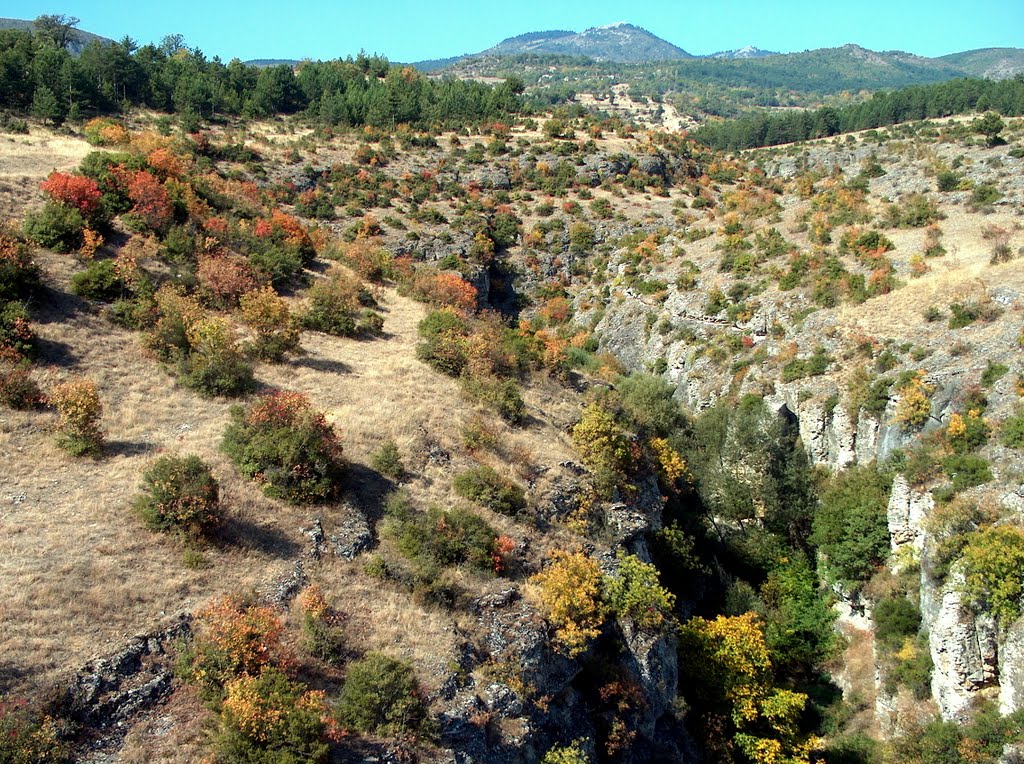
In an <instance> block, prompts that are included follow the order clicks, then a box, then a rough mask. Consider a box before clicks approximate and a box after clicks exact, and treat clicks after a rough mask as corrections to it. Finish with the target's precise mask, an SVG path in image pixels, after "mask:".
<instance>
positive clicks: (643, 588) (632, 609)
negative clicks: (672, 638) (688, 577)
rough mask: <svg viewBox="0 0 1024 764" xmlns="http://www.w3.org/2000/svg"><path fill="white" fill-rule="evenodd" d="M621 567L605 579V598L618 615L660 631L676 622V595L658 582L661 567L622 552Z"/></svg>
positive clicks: (648, 628) (642, 628) (637, 624)
mask: <svg viewBox="0 0 1024 764" xmlns="http://www.w3.org/2000/svg"><path fill="white" fill-rule="evenodd" d="M618 563H619V565H618V570H617V571H616V573H615V574H614V575H612V576H611V577H609V578H606V579H605V587H604V592H605V600H606V601H607V602H608V605H609V607H611V610H612V612H613V613H615V615H616V617H618V618H620V619H626V620H630V621H632V622H633V623H634V624H635V625H636V627H637V628H638V629H641V630H643V631H658V630H660V629H663V628H665V627H666V626H667V625H669V624H670V623H671V622H672V608H673V607H674V606H675V599H676V598H675V595H674V594H672V593H671V592H669V591H668V590H667V589H665V588H664V587H663V586H661V585H660V584H659V582H658V569H657V568H656V567H654V566H653V565H651V564H649V563H646V562H643V561H642V560H640V559H639V558H638V557H636V556H635V555H631V554H628V555H623V554H621V553H620V554H619V558H618Z"/></svg>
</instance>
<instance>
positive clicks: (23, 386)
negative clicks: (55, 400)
mask: <svg viewBox="0 0 1024 764" xmlns="http://www.w3.org/2000/svg"><path fill="white" fill-rule="evenodd" d="M43 401H44V396H43V393H42V391H41V390H40V389H39V385H37V384H36V382H35V380H34V379H32V377H31V375H30V374H29V371H28V369H26V368H25V367H24V366H22V365H20V364H16V363H13V362H11V361H5V360H2V359H0V405H2V406H7V407H8V408H12V409H19V410H26V409H32V408H35V407H36V406H39V405H41V404H42V403H43Z"/></svg>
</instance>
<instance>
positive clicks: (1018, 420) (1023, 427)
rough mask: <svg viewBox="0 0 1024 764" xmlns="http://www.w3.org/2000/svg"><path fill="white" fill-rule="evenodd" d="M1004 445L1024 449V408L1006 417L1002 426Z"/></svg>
mask: <svg viewBox="0 0 1024 764" xmlns="http://www.w3.org/2000/svg"><path fill="white" fill-rule="evenodd" d="M1000 439H1001V440H1002V443H1003V445H1004V446H1007V447H1008V448H1016V449H1017V450H1024V410H1019V411H1018V412H1017V413H1016V414H1014V415H1013V416H1011V417H1009V418H1007V419H1006V421H1005V422H1003V425H1002V427H1001V438H1000Z"/></svg>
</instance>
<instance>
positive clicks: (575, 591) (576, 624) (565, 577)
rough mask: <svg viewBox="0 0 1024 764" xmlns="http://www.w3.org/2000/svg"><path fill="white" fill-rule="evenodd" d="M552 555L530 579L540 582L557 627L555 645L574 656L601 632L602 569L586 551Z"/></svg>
mask: <svg viewBox="0 0 1024 764" xmlns="http://www.w3.org/2000/svg"><path fill="white" fill-rule="evenodd" d="M552 558H553V559H552V562H551V564H550V565H549V566H548V567H547V568H545V569H544V570H542V571H541V572H540V573H538V574H536V575H535V576H533V578H531V579H530V581H531V582H532V583H534V584H536V585H537V588H538V596H539V599H540V602H541V606H542V607H543V609H544V615H545V617H546V618H547V619H548V621H549V622H550V623H551V625H552V626H554V627H555V635H554V636H555V648H556V649H557V650H558V651H559V652H561V653H564V654H565V655H568V656H569V657H570V658H571V657H575V656H577V655H579V654H580V653H582V652H583V651H584V650H586V648H587V644H588V643H589V642H590V640H592V639H594V638H595V637H596V636H598V635H599V634H600V633H601V626H602V625H603V624H604V616H605V610H604V605H603V604H602V602H601V583H602V576H601V569H600V567H598V564H597V562H596V561H595V560H592V559H591V558H589V557H587V556H586V555H585V554H583V553H582V552H575V553H572V552H564V551H556V552H555V553H554V554H553V555H552Z"/></svg>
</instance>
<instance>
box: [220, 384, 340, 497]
mask: <svg viewBox="0 0 1024 764" xmlns="http://www.w3.org/2000/svg"><path fill="white" fill-rule="evenodd" d="M221 449H222V450H223V451H224V452H225V453H226V454H227V455H228V456H229V457H230V458H231V460H232V461H233V462H234V463H235V466H236V467H237V468H238V470H239V472H241V473H242V474H243V475H245V476H247V477H250V478H252V479H254V480H255V481H257V482H258V483H259V484H260V486H261V487H262V489H263V492H264V493H265V494H267V496H271V497H273V498H277V499H283V500H284V501H287V502H289V503H292V504H308V503H315V502H321V501H326V500H327V499H330V498H331V497H333V496H334V495H336V494H337V492H338V491H339V490H340V488H341V478H342V474H343V472H344V469H343V463H342V457H341V455H342V448H341V444H340V443H339V442H338V438H337V435H335V433H334V429H333V428H332V427H331V425H330V424H328V423H327V420H326V419H324V416H323V414H321V413H320V412H318V411H315V410H314V409H313V407H312V406H311V404H310V402H309V399H308V398H306V396H305V395H302V394H300V393H288V392H281V391H278V392H274V393H271V394H269V395H264V396H261V397H260V398H259V400H257V401H256V402H255V403H253V404H252V405H251V406H250V407H249V408H248V409H242V408H241V407H240V406H236V407H234V408H233V409H232V410H231V423H230V424H229V425H228V427H227V429H226V430H225V431H224V440H223V442H222V443H221Z"/></svg>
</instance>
